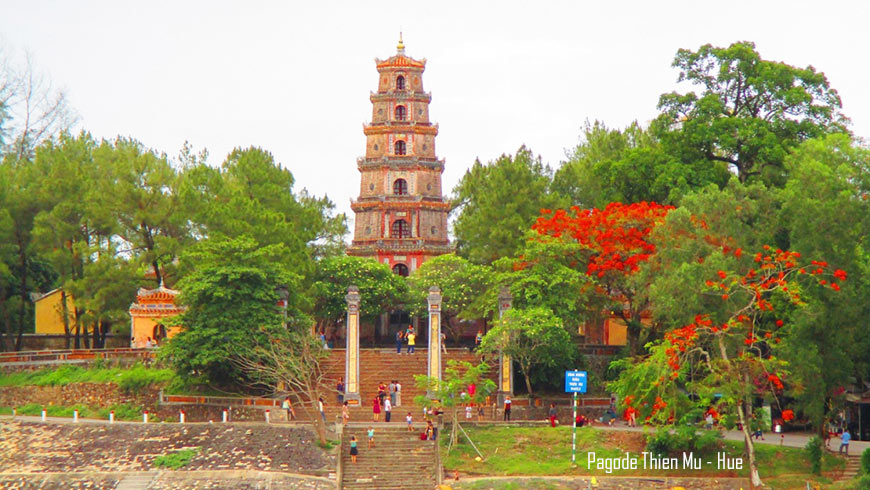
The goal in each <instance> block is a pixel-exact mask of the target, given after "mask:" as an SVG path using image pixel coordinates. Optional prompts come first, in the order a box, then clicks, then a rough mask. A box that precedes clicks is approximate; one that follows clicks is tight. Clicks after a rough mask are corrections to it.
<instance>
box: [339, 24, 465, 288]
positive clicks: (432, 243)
mask: <svg viewBox="0 0 870 490" xmlns="http://www.w3.org/2000/svg"><path fill="white" fill-rule="evenodd" d="M397 49H398V52H397V53H396V55H395V56H392V57H391V58H389V59H387V60H377V59H376V60H375V62H376V63H377V69H378V74H379V75H380V76H379V81H378V91H377V92H373V93H372V94H371V97H370V99H371V101H372V122H371V123H370V124H367V125H365V126H364V128H363V132H364V133H365V135H366V154H365V157H362V158H360V159H358V160H357V168H358V169H359V171H360V174H361V178H360V195H359V198H357V199H356V200H354V201H353V202H352V203H351V209H353V211H354V213H355V215H356V223H355V226H354V235H353V242H352V244H351V246H350V248H349V249H348V254H350V255H357V256H362V257H372V258H375V259H377V260H378V261H379V262H382V263H384V264H387V265H389V266H390V268H391V269H392V270H393V272H395V273H396V274H400V275H403V276H406V275H408V274H409V273H410V272H411V271H413V270H415V269H416V268H417V267H419V266H420V264H422V263H423V262H424V261H426V260H427V259H429V258H431V257H434V256H437V255H441V254H444V253H448V252H451V251H452V248H451V247H450V244H449V242H448V240H447V213H448V211H449V204H448V203H447V202H445V201H444V198H443V196H442V195H441V173H442V172H444V161H443V160H439V159H438V157H436V156H435V136H436V135H437V134H438V125H437V124H436V125H433V124H432V123H431V122H429V102H430V101H431V100H432V96H431V94H428V93H426V92H424V91H423V70H425V68H426V60H425V59H422V60H415V59H413V58H410V57H408V56H406V55H405V45H404V44H403V43H402V39H401V36H400V38H399V44H398V46H397Z"/></svg>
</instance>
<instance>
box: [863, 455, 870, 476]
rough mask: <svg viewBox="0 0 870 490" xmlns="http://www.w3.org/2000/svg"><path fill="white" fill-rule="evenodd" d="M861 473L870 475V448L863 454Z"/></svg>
mask: <svg viewBox="0 0 870 490" xmlns="http://www.w3.org/2000/svg"><path fill="white" fill-rule="evenodd" d="M861 472H862V473H864V474H865V475H870V448H867V449H865V450H864V452H863V453H861Z"/></svg>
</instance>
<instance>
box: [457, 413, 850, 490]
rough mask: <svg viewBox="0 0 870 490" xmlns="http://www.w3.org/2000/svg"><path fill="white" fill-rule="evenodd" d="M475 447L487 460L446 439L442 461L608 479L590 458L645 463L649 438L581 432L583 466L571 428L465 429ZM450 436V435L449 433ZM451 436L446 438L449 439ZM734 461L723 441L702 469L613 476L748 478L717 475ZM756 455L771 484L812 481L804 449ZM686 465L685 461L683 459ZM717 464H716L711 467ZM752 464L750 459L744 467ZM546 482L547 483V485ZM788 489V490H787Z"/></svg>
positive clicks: (498, 470) (461, 466) (477, 468)
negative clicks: (720, 456)
mask: <svg viewBox="0 0 870 490" xmlns="http://www.w3.org/2000/svg"><path fill="white" fill-rule="evenodd" d="M463 427H464V428H465V429H466V431H467V432H468V433H469V435H470V436H471V438H472V439H473V440H474V443H475V444H476V445H477V447H478V448H479V449H480V450H481V452H482V453H483V454H484V459H483V460H482V461H476V460H475V458H476V457H477V453H476V452H475V451H474V449H472V447H471V445H470V444H468V443H467V442H466V441H465V440H464V438H462V435H461V434H460V438H461V439H460V443H459V444H458V445H457V447H456V448H454V449H453V450H452V451H451V452H450V454H449V455H448V454H447V452H446V444H447V437H442V438H441V445H442V448H441V453H442V462H443V464H444V466H445V468H448V469H449V470H451V471H452V470H454V469H458V470H459V471H461V472H463V473H468V474H477V475H498V476H513V475H525V476H545V475H546V476H558V475H565V476H572V475H589V474H593V475H601V476H607V475H608V473H606V471H605V470H603V469H597V468H593V469H592V470H590V469H589V468H587V453H588V452H590V451H594V452H595V453H596V455H597V456H598V457H619V456H624V454H625V452H626V451H628V452H630V453H631V454H632V456H633V457H637V458H641V455H640V452H641V451H643V450H644V442H643V435H642V434H640V433H637V432H625V431H605V430H598V429H592V428H588V427H587V428H582V429H578V430H577V460H576V461H577V466H576V467H572V465H571V427H556V428H551V427H504V426H479V427H477V426H468V427H465V426H463ZM445 432H446V431H445ZM445 436H446V434H445ZM720 451H721V452H724V453H725V454H726V455H727V456H728V457H731V458H741V457H743V445H742V443H738V442H734V441H722V444H721V448H719V449H717V450H715V451H711V452H708V453H707V454H695V456H696V457H700V458H702V461H703V463H702V465H701V466H702V469H700V470H691V469H677V470H649V469H647V470H643V469H638V470H614V471H613V472H612V473H609V475H613V476H629V475H648V476H665V475H669V476H714V475H716V476H734V477H737V476H741V477H742V476H746V475H747V470H746V469H744V470H742V471H728V470H717V465H716V457H717V454H716V453H717V452H720ZM756 455H757V457H758V461H759V469H760V472H761V475H762V478H763V479H764V478H767V479H771V478H774V479H776V477H778V476H781V477H783V478H785V477H787V475H795V476H800V477H807V478H808V477H809V476H810V475H809V473H808V472H809V463H808V462H807V459H806V457H805V456H804V452H803V450H802V449H799V448H788V447H779V446H774V445H766V444H760V445H756ZM679 457H680V461H682V456H681V455H680V456H679ZM708 462H711V463H712V464H708ZM747 465H748V460H745V459H744V468H746V466H747ZM842 465H843V462H842V460H840V459H838V458H836V457H834V456H832V455H825V459H824V461H823V471H830V470H831V469H833V468H836V467H838V466H839V467H842ZM542 483H543V482H542ZM785 488H788V487H785Z"/></svg>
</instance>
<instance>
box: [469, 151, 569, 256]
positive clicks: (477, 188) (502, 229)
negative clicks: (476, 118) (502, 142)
mask: <svg viewBox="0 0 870 490" xmlns="http://www.w3.org/2000/svg"><path fill="white" fill-rule="evenodd" d="M551 178H552V171H551V170H550V167H549V166H547V165H544V164H543V163H542V162H541V159H540V157H535V156H534V155H533V154H532V152H531V150H529V149H527V148H526V147H525V146H523V147H521V148H520V149H519V150H517V153H516V154H515V155H513V156H510V155H502V156H501V157H499V158H498V159H496V160H494V161H490V162H489V163H487V164H486V165H484V164H482V163H480V161H475V162H474V165H473V166H472V167H471V169H469V170H468V171H466V172H465V175H463V176H462V179H461V180H460V181H459V184H457V186H456V187H455V188H454V189H453V198H452V199H453V212H458V215H457V216H456V218H455V220H454V224H453V232H454V234H455V236H456V240H455V241H456V247H457V250H458V254H459V255H460V256H461V257H464V258H466V259H468V260H470V261H471V262H474V263H475V264H490V263H492V262H493V261H495V260H497V259H499V258H501V257H511V256H514V255H515V253H516V251H517V249H518V248H519V247H520V245H521V244H522V240H523V238H522V237H523V234H524V233H525V231H526V230H528V228H529V226H530V225H531V224H532V223H533V222H534V220H535V217H536V216H537V215H538V211H539V210H540V209H541V208H553V207H558V206H559V205H560V204H561V203H562V201H563V199H562V198H560V197H559V196H557V195H556V194H553V193H551V192H550V184H551Z"/></svg>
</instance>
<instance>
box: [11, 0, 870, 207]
mask: <svg viewBox="0 0 870 490" xmlns="http://www.w3.org/2000/svg"><path fill="white" fill-rule="evenodd" d="M868 5H870V4H868V2H863V1H854V0H849V1H826V2H818V1H814V2H806V1H763V0H754V1H742V0H737V1H728V2H699V1H681V2H676V1H672V2H650V1H637V2H616V1H611V2H589V1H570V2H569V1H565V2H531V1H528V0H524V1H505V0H502V1H497V2H471V1H467V0H466V1H461V2H454V1H441V0H430V1H427V2H412V1H408V0H406V1H401V2H398V1H393V2H369V1H365V2H361V1H346V2H344V1H343V2H325V1H323V2H317V1H308V2H289V1H284V2H277V1H274V2H267V1H259V2H254V1H248V2H217V1H199V2H192V1H191V2H181V1H168V2H161V1H148V2H124V1H115V0H111V1H104V2H97V1H75V2H63V1H54V2H52V1H39V0H28V1H9V0H3V1H2V2H0V40H2V42H3V44H5V48H6V51H7V52H9V51H10V50H17V51H18V52H21V51H22V50H24V49H27V50H29V51H30V52H31V54H32V55H33V58H34V61H35V64H36V66H37V67H38V68H40V69H41V70H43V71H45V72H46V73H48V74H49V75H50V76H51V77H52V79H53V80H54V82H55V84H56V85H57V86H60V87H63V88H65V90H66V92H67V94H68V96H69V99H70V102H71V105H72V106H73V107H74V108H75V109H76V110H77V111H78V112H79V114H80V116H81V122H80V127H81V128H84V129H87V130H88V131H91V132H92V133H93V134H94V135H95V136H96V137H105V138H113V137H115V136H117V135H124V136H130V137H133V138H136V139H138V140H140V141H142V142H143V143H144V144H145V145H146V146H149V147H152V148H155V149H157V150H159V151H163V152H166V153H168V154H169V155H170V156H173V157H174V156H175V155H177V153H178V150H179V149H180V148H181V146H182V143H183V142H184V141H185V140H188V141H190V142H191V144H192V145H193V146H194V147H195V148H196V149H201V148H207V149H208V150H209V152H210V155H211V156H210V163H212V164H215V165H217V164H219V163H220V162H221V161H223V159H224V157H225V156H226V154H227V153H228V152H229V151H230V150H231V149H232V148H233V147H236V146H243V147H246V146H250V145H256V146H260V147H263V148H265V149H267V150H269V151H271V152H272V153H273V154H274V155H275V158H276V159H277V161H279V162H280V163H281V164H282V165H284V166H286V167H287V168H289V169H290V170H291V171H292V172H293V174H294V176H295V177H296V181H297V184H298V186H299V187H298V188H300V189H301V188H302V187H306V188H308V189H309V190H310V191H311V192H312V193H313V194H316V195H323V194H327V195H328V196H329V197H330V198H331V199H332V200H333V201H334V202H335V203H336V205H337V207H338V210H339V211H340V212H347V213H348V215H349V218H350V219H351V220H352V218H353V217H352V213H351V212H350V208H349V199H350V198H351V197H356V196H357V195H358V193H359V173H358V172H357V170H356V158H357V157H358V156H361V155H362V154H363V152H364V148H365V146H364V145H365V137H364V136H363V133H362V124H363V123H364V122H367V121H368V120H369V119H370V117H371V103H370V102H369V100H368V96H369V92H370V91H371V90H374V89H375V88H376V84H377V72H376V70H375V64H374V61H373V59H374V58H375V57H378V58H381V59H384V58H387V57H389V56H392V55H393V54H394V53H395V50H396V41H397V37H398V32H399V30H400V29H401V30H402V31H404V38H405V45H406V52H407V54H408V55H410V56H412V57H415V58H418V59H419V58H427V59H428V63H427V65H426V66H427V68H426V72H425V74H424V86H425V89H426V90H427V91H430V92H431V93H432V104H431V118H432V120H433V121H434V122H437V123H439V124H440V134H439V136H438V138H437V144H436V151H437V153H438V155H439V156H440V157H441V158H444V159H446V170H445V172H444V189H445V191H446V192H448V193H449V190H450V189H452V188H453V186H454V185H455V184H456V182H457V181H458V180H459V178H461V176H462V174H463V173H464V172H465V169H466V168H468V167H469V166H470V165H471V164H472V163H473V161H474V159H475V158H478V157H479V158H480V159H481V160H484V161H486V160H490V159H493V158H496V157H498V156H499V155H500V154H502V153H512V152H514V151H515V150H516V149H517V148H518V147H519V146H520V145H522V144H526V145H528V146H529V147H531V148H532V150H533V151H535V152H536V153H539V154H540V155H542V157H543V159H544V161H546V162H548V163H549V164H551V165H552V166H553V167H554V168H555V167H557V166H558V165H559V163H560V162H561V161H562V160H563V158H564V155H565V149H566V148H570V147H573V146H574V145H576V143H577V142H578V136H579V134H580V129H581V127H582V125H583V122H584V120H586V119H590V120H594V119H599V120H603V121H604V122H605V123H607V124H608V125H609V126H613V127H621V126H624V125H626V124H628V123H630V122H631V121H633V120H635V119H637V120H639V121H641V122H647V121H649V120H650V119H652V118H653V117H654V116H655V115H656V103H657V101H658V96H659V95H660V94H661V93H663V92H668V91H670V90H673V89H674V88H675V81H676V77H677V74H678V72H677V71H676V70H675V69H673V68H671V66H670V64H671V62H672V60H673V56H674V54H675V53H676V51H677V49H678V48H690V49H697V48H698V47H699V46H701V45H702V44H705V43H712V44H714V45H719V46H726V45H728V44H730V43H731V42H734V41H739V40H750V41H754V42H755V43H756V45H757V49H758V50H759V52H760V53H761V55H762V56H763V57H764V58H766V59H771V60H778V61H784V62H786V63H789V64H792V65H796V66H806V65H813V66H815V67H816V68H817V69H818V70H821V71H823V72H824V73H825V74H826V75H827V76H828V79H829V81H830V83H831V85H832V86H833V87H834V88H836V89H837V90H838V91H839V93H840V95H841V97H842V100H843V111H844V113H845V114H846V115H847V116H849V117H851V119H852V122H853V125H852V129H853V131H854V132H855V133H856V134H858V135H859V136H864V137H867V136H870V68H868V59H870V58H868V52H870V28H868V20H870V7H868ZM10 48H11V49H10ZM351 222H352V221H351Z"/></svg>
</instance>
